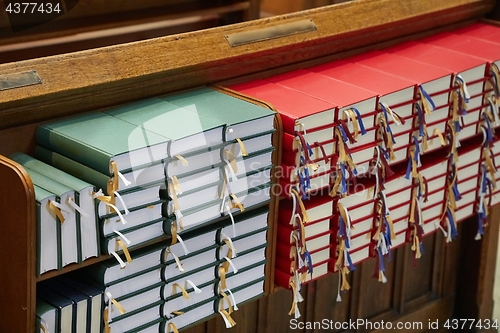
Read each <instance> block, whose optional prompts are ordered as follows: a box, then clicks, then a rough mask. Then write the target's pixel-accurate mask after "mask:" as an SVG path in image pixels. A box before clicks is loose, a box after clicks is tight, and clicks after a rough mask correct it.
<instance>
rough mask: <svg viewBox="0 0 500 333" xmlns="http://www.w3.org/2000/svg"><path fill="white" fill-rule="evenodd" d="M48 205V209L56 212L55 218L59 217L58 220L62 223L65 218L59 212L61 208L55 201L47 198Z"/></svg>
mask: <svg viewBox="0 0 500 333" xmlns="http://www.w3.org/2000/svg"><path fill="white" fill-rule="evenodd" d="M48 205H49V206H48V207H49V210H50V211H52V212H53V213H54V214H56V216H57V218H58V219H59V222H60V223H61V224H63V223H64V220H65V218H64V216H63V214H62V212H61V208H59V207H57V206H58V205H57V203H54V201H52V200H49V202H48Z"/></svg>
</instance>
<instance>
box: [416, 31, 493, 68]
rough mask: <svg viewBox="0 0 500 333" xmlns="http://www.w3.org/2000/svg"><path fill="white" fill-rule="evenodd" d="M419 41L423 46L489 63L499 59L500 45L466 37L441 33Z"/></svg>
mask: <svg viewBox="0 0 500 333" xmlns="http://www.w3.org/2000/svg"><path fill="white" fill-rule="evenodd" d="M420 41H421V42H422V43H425V44H431V45H435V46H438V47H443V48H447V49H450V50H454V51H457V52H462V53H465V54H469V55H472V56H475V57H479V58H484V59H487V60H488V61H491V62H493V61H497V60H499V59H500V44H495V43H491V42H488V41H485V40H481V39H476V38H473V37H469V36H466V35H457V34H453V33H450V32H442V33H439V34H436V35H434V36H431V37H427V38H424V39H421V40H420Z"/></svg>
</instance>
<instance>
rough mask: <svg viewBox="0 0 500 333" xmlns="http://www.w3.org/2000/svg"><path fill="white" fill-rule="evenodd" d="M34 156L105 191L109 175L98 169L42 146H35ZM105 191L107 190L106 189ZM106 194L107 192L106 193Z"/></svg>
mask: <svg viewBox="0 0 500 333" xmlns="http://www.w3.org/2000/svg"><path fill="white" fill-rule="evenodd" d="M34 155H35V158H37V159H39V160H40V161H42V162H45V163H47V164H49V165H52V166H53V167H55V168H57V169H59V170H62V171H64V172H67V173H69V174H70V175H73V176H74V177H76V178H79V179H81V180H83V181H85V182H88V183H90V184H93V185H94V186H95V187H96V188H98V189H102V190H103V191H106V188H107V186H108V182H109V180H110V177H109V176H108V175H105V174H103V173H101V172H99V171H96V170H94V169H92V168H90V167H88V166H86V165H83V164H81V163H79V162H76V161H75V160H72V159H70V158H67V157H66V156H63V155H61V154H58V153H56V152H54V151H52V150H49V149H46V148H44V147H42V146H36V147H35V154H34ZM106 192H107V191H106ZM106 194H107V193H106Z"/></svg>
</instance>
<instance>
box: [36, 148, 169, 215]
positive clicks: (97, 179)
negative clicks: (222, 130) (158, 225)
mask: <svg viewBox="0 0 500 333" xmlns="http://www.w3.org/2000/svg"><path fill="white" fill-rule="evenodd" d="M35 157H36V158H38V159H40V160H41V161H43V162H45V163H48V164H50V165H52V166H54V167H56V168H58V169H60V170H63V171H65V172H67V173H69V174H71V175H73V176H75V177H77V178H79V179H82V180H84V181H86V182H89V183H90V184H94V185H95V187H96V189H99V190H102V192H103V194H105V195H108V196H109V195H111V194H113V193H110V192H109V191H108V187H109V188H110V187H112V186H111V185H110V183H112V182H113V179H112V178H110V177H109V176H106V175H105V174H102V173H100V172H98V171H95V170H94V169H92V168H89V167H88V166H85V165H83V164H81V163H78V162H76V161H73V160H71V159H69V158H67V157H64V156H62V155H61V154H58V153H56V152H53V151H50V150H48V149H45V148H43V147H41V146H36V147H35ZM136 175H137V177H136ZM123 176H124V177H125V178H126V179H128V180H129V181H130V184H129V185H128V186H127V185H126V184H124V183H123V181H122V180H121V179H119V181H118V190H117V192H118V195H116V193H115V194H114V195H115V197H116V199H117V200H115V201H116V205H115V206H116V207H117V208H118V209H119V210H120V211H125V209H133V208H134V207H137V206H140V205H143V204H145V203H151V202H156V201H158V200H159V198H160V197H166V194H163V193H162V192H164V191H165V187H166V185H165V180H164V177H163V166H162V165H161V164H154V165H150V166H147V167H145V168H143V169H139V170H133V171H131V172H130V173H125V174H124V175H123ZM108 185H109V186H108ZM111 189H112V188H111ZM97 212H98V216H99V217H104V216H107V215H110V214H112V213H115V210H114V209H113V208H111V207H110V206H109V205H106V204H105V203H104V202H102V201H99V203H98V205H97Z"/></svg>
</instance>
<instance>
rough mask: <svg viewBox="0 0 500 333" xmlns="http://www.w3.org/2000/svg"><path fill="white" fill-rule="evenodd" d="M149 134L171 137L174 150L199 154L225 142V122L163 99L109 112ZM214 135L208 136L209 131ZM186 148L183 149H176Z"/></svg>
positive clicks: (137, 103)
mask: <svg viewBox="0 0 500 333" xmlns="http://www.w3.org/2000/svg"><path fill="white" fill-rule="evenodd" d="M106 113H107V114H109V115H112V116H113V117H117V118H120V119H122V120H124V121H127V122H129V123H131V124H134V125H136V126H140V127H142V128H145V129H146V130H148V131H151V132H154V133H157V134H159V135H162V136H164V137H168V138H170V139H171V140H172V141H171V147H170V151H172V152H173V153H174V154H175V153H176V152H180V151H196V150H202V149H207V148H208V147H210V146H214V145H217V144H221V143H222V129H223V127H224V125H225V123H224V122H223V121H220V120H218V119H215V118H212V117H207V116H205V115H203V114H201V113H199V112H197V111H196V109H191V108H182V107H179V106H178V105H175V104H172V103H169V102H167V101H165V100H163V99H160V98H149V99H146V100H142V101H139V102H135V103H131V104H127V105H123V106H119V107H116V108H113V109H110V110H107V111H106ZM212 131H213V132H214V133H210V134H209V133H208V132H212ZM175 145H182V146H183V147H182V148H173V147H172V146H175Z"/></svg>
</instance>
